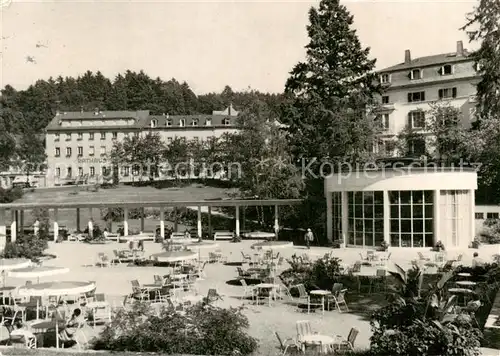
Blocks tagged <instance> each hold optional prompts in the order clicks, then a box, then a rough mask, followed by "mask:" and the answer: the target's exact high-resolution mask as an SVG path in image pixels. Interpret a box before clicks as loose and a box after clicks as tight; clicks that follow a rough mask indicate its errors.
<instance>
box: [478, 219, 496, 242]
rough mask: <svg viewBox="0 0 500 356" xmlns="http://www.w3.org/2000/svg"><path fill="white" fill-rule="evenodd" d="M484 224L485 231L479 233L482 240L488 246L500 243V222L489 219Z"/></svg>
mask: <svg viewBox="0 0 500 356" xmlns="http://www.w3.org/2000/svg"><path fill="white" fill-rule="evenodd" d="M483 224H484V226H483V229H482V231H481V232H480V233H479V236H480V240H481V241H482V242H484V243H487V244H497V243H500V220H498V219H487V220H485V221H484V223H483Z"/></svg>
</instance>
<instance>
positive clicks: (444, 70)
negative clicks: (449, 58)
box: [439, 64, 453, 75]
mask: <svg viewBox="0 0 500 356" xmlns="http://www.w3.org/2000/svg"><path fill="white" fill-rule="evenodd" d="M439 74H441V75H450V74H453V66H452V65H451V64H445V65H444V66H442V67H441V68H440V69H439Z"/></svg>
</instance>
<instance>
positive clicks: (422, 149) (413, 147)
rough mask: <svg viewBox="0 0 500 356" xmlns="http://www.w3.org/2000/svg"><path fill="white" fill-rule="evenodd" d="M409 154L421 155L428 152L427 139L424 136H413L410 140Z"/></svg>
mask: <svg viewBox="0 0 500 356" xmlns="http://www.w3.org/2000/svg"><path fill="white" fill-rule="evenodd" d="M409 146H410V147H409V152H408V154H409V155H410V156H413V157H420V156H422V155H425V154H426V152H427V149H426V143H425V139H424V138H422V137H415V138H412V139H411V140H410V142H409Z"/></svg>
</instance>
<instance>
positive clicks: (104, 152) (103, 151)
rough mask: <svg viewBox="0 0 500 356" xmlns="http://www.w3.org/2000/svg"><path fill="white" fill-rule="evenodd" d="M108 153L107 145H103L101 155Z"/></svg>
mask: <svg viewBox="0 0 500 356" xmlns="http://www.w3.org/2000/svg"><path fill="white" fill-rule="evenodd" d="M105 155H106V146H101V156H105Z"/></svg>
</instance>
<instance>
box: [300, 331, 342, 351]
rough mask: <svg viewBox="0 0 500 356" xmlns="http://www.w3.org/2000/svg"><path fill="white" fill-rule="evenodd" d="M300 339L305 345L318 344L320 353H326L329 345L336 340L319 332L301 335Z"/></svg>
mask: <svg viewBox="0 0 500 356" xmlns="http://www.w3.org/2000/svg"><path fill="white" fill-rule="evenodd" d="M300 341H301V342H303V343H304V344H305V345H306V346H307V345H311V346H320V347H321V353H327V352H328V350H329V349H330V348H331V346H332V345H334V344H335V342H336V340H335V338H333V337H331V336H328V335H320V334H311V335H302V336H301V337H300Z"/></svg>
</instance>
